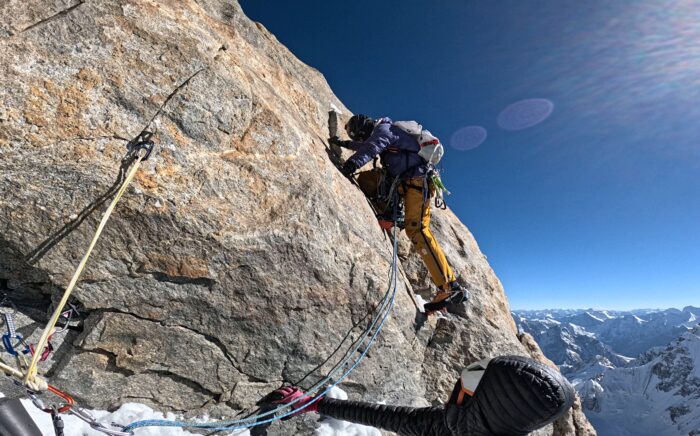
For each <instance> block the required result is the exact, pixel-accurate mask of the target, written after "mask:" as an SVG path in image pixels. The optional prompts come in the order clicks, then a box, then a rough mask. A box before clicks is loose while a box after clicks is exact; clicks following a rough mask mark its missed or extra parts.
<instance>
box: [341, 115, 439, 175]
mask: <svg viewBox="0 0 700 436" xmlns="http://www.w3.org/2000/svg"><path fill="white" fill-rule="evenodd" d="M348 148H349V149H351V150H355V154H353V155H352V156H350V158H348V161H349V162H352V163H353V165H355V167H356V168H358V169H359V168H361V167H363V166H364V165H365V164H366V163H367V162H369V161H371V160H372V159H373V158H374V157H375V156H377V155H379V156H380V159H381V162H382V166H383V167H384V168H386V169H387V170H388V171H389V174H391V175H392V176H393V177H396V176H401V177H402V178H404V179H410V178H413V177H423V176H425V174H426V173H427V172H428V164H427V162H426V161H425V159H423V158H422V157H420V156H418V151H420V145H419V144H418V141H416V139H415V138H414V137H413V136H411V135H410V134H408V133H406V132H404V131H403V130H401V129H400V128H398V127H395V126H393V125H392V121H391V119H389V118H381V119H380V120H379V121H378V122H377V125H376V127H375V128H374V130H373V131H372V134H371V135H370V137H369V138H368V139H367V140H366V141H364V142H356V141H352V142H351V143H350V144H348Z"/></svg>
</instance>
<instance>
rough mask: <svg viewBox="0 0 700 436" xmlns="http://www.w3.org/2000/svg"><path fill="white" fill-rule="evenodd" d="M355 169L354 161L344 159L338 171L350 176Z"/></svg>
mask: <svg viewBox="0 0 700 436" xmlns="http://www.w3.org/2000/svg"><path fill="white" fill-rule="evenodd" d="M355 171H357V166H356V165H355V163H354V162H352V161H349V160H348V161H345V163H344V164H343V168H341V169H340V172H341V173H343V175H344V176H345V177H348V178H349V177H352V175H353V174H354V173H355Z"/></svg>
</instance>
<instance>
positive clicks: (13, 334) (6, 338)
mask: <svg viewBox="0 0 700 436" xmlns="http://www.w3.org/2000/svg"><path fill="white" fill-rule="evenodd" d="M0 305H1V306H4V307H9V308H10V309H11V310H12V311H11V312H3V314H2V315H3V316H4V317H5V325H6V326H7V332H6V333H5V334H3V335H2V344H3V346H4V347H5V351H7V352H8V353H9V354H10V355H11V356H14V357H17V356H19V354H20V352H21V353H22V354H28V353H29V352H30V351H29V346H27V344H26V342H24V338H23V337H22V335H20V334H18V333H17V327H16V326H15V320H14V317H13V315H14V314H15V313H17V308H16V307H15V305H14V304H13V303H12V302H11V301H9V300H8V299H7V297H5V298H4V299H3V300H2V302H0ZM21 345H23V346H24V349H21V350H20V351H18V347H19V346H21Z"/></svg>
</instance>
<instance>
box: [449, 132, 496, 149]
mask: <svg viewBox="0 0 700 436" xmlns="http://www.w3.org/2000/svg"><path fill="white" fill-rule="evenodd" d="M486 136H487V133H486V129H484V128H483V127H481V126H467V127H462V128H461V129H459V130H457V131H456V132H454V133H453V134H452V137H451V138H450V145H451V146H452V148H454V149H457V150H472V149H475V148H476V147H478V146H480V145H481V144H482V143H483V142H484V141H485V140H486Z"/></svg>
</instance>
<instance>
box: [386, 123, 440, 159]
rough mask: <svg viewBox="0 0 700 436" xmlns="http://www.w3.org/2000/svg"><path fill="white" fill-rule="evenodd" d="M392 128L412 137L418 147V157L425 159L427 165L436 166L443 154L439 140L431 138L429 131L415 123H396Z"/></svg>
mask: <svg viewBox="0 0 700 436" xmlns="http://www.w3.org/2000/svg"><path fill="white" fill-rule="evenodd" d="M393 125H394V126H396V127H398V128H399V129H401V130H403V131H404V132H406V133H408V134H409V135H411V136H413V137H414V138H415V139H416V141H418V144H419V145H420V151H419V152H418V156H420V157H422V158H423V159H425V160H426V161H427V162H428V163H430V164H433V165H437V164H438V162H440V159H442V156H443V155H444V154H445V149H444V148H443V146H442V144H441V143H440V140H439V139H437V138H436V137H435V136H433V134H432V133H430V131H429V130H425V129H424V128H423V126H421V125H420V124H418V123H417V122H415V121H396V122H395V123H393Z"/></svg>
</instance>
